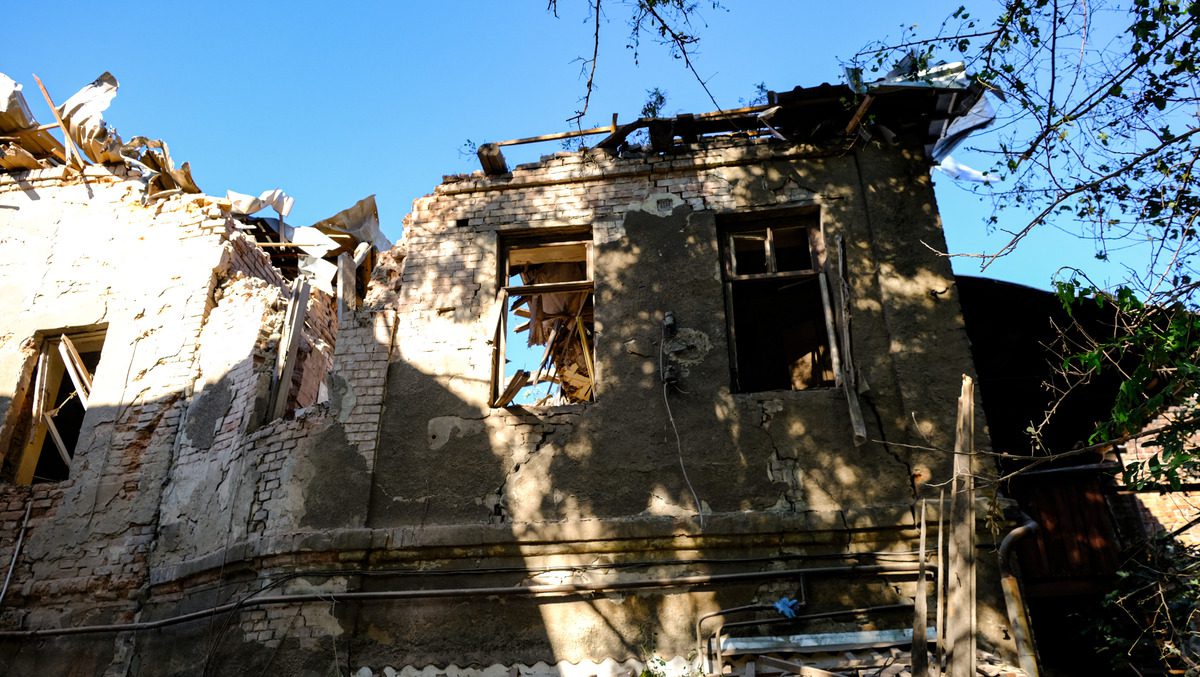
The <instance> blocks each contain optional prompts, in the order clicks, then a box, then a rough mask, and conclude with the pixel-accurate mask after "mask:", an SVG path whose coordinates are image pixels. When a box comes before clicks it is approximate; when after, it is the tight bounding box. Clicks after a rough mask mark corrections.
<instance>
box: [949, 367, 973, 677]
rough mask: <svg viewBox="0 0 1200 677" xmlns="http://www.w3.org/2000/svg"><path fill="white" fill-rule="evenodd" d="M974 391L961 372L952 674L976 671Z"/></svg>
mask: <svg viewBox="0 0 1200 677" xmlns="http://www.w3.org/2000/svg"><path fill="white" fill-rule="evenodd" d="M974 393H975V390H974V382H973V381H972V379H971V377H970V376H967V375H965V374H964V375H963V382H962V394H961V395H960V396H959V398H958V423H957V426H956V430H955V440H954V478H953V482H952V484H951V486H952V487H953V492H952V494H951V497H950V534H949V537H950V543H949V546H950V547H949V550H950V552H949V555H950V561H949V566H950V572H949V574H950V575H949V576H948V579H949V580H948V581H947V583H948V585H949V592H948V594H947V600H946V603H947V606H946V626H947V627H946V642H947V648H948V654H949V655H948V657H947V667H948V668H949V671H950V674H951V675H974V674H975V483H974V477H973V476H972V475H971V459H972V455H973V453H974V450H975V394H974Z"/></svg>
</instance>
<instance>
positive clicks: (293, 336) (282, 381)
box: [267, 278, 309, 421]
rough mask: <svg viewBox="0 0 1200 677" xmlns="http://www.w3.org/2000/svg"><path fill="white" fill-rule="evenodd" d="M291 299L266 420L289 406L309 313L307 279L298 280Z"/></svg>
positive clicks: (281, 337) (275, 417)
mask: <svg viewBox="0 0 1200 677" xmlns="http://www.w3.org/2000/svg"><path fill="white" fill-rule="evenodd" d="M293 284H294V285H295V286H294V287H292V296H291V298H290V299H289V300H288V307H287V314H286V315H285V317H284V320H283V332H282V333H281V334H280V337H279V358H278V359H277V360H276V362H275V373H274V375H273V376H274V383H272V384H271V385H272V387H271V406H270V407H269V408H268V409H267V420H268V421H273V420H275V419H277V418H279V417H281V416H283V411H284V409H286V408H287V398H288V391H289V390H291V384H292V372H293V371H294V370H295V369H296V352H297V351H298V350H299V348H300V335H301V334H303V333H304V316H305V315H306V314H307V313H308V295H309V287H308V280H306V279H304V278H299V279H297V280H296V281H295V282H294V283H293Z"/></svg>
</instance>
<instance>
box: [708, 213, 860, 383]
mask: <svg viewBox="0 0 1200 677" xmlns="http://www.w3.org/2000/svg"><path fill="white" fill-rule="evenodd" d="M797 231H799V232H801V233H803V234H804V235H805V238H804V239H805V245H806V246H804V247H798V242H799V240H798V239H797V237H796V235H797ZM718 240H719V249H720V256H721V277H722V283H723V287H724V292H725V320H726V335H727V336H728V338H729V341H728V343H729V365H730V382H731V385H732V389H733V391H734V392H736V393H754V392H770V391H778V390H790V391H796V390H812V389H828V388H835V387H838V386H840V385H841V384H842V372H841V360H840V355H839V344H838V337H837V333H836V332H837V318H836V313H835V311H834V308H833V305H832V303H831V295H830V292H829V282H828V275H827V273H826V267H827V259H826V251H825V245H824V235H823V229H822V226H821V218H820V212H819V211H815V210H805V211H801V212H797V213H792V214H787V215H781V214H772V215H763V214H753V213H752V214H740V215H733V216H729V217H726V218H723V219H721V220H720V221H719V223H718ZM756 243H761V246H762V250H761V253H759V252H757V251H756V249H757V245H756ZM785 292H786V293H787V296H789V297H791V298H792V300H793V302H802V303H803V304H804V305H803V306H802V308H807V310H808V313H807V314H806V315H803V316H799V317H797V315H796V314H795V313H794V312H788V311H794V310H795V309H794V308H784V307H779V308H778V310H780V311H782V312H779V313H776V316H778V317H781V318H783V320H785V321H788V322H790V324H788V325H787V326H785V327H777V328H776V329H774V330H769V329H766V328H765V327H766V325H765V324H762V322H764V320H763V319H762V318H759V317H756V315H757V314H756V313H754V312H751V311H749V310H748V308H749V307H751V306H752V305H754V304H755V303H757V304H759V305H761V304H763V303H764V302H763V301H762V300H760V299H758V298H756V297H757V296H760V295H765V294H772V295H776V296H780V297H783V296H784V295H785V294H784V293H785ZM747 299H749V301H747ZM739 328H740V330H741V334H742V336H741V344H740V345H739V336H738V334H739ZM797 334H800V335H803V336H804V338H806V339H807V342H806V343H803V344H800V345H798V344H797V341H796V340H795V338H796V336H797ZM776 353H777V354H776ZM752 363H753V364H752ZM768 363H769V364H768ZM764 365H767V366H768V367H769V369H768V368H764ZM806 369H807V371H806ZM768 372H769V373H768Z"/></svg>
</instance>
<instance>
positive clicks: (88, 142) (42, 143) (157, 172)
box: [0, 72, 392, 295]
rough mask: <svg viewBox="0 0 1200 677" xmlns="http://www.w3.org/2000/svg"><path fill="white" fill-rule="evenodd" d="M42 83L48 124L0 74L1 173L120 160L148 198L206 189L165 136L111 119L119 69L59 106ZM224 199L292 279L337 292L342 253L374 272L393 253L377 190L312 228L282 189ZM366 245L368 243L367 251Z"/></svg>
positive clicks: (234, 194) (117, 162) (241, 227)
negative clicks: (376, 259) (293, 221)
mask: <svg viewBox="0 0 1200 677" xmlns="http://www.w3.org/2000/svg"><path fill="white" fill-rule="evenodd" d="M34 78H35V79H36V78H37V76H34ZM38 85H39V88H41V90H42V92H43V94H44V95H45V98H46V102H47V104H48V105H49V106H50V107H51V112H52V113H53V115H54V117H55V121H54V122H52V123H49V124H39V123H38V121H37V119H36V118H35V117H34V116H33V113H32V112H31V111H30V109H29V104H28V102H27V101H26V100H25V95H24V94H23V93H22V85H21V84H20V83H18V82H16V81H15V80H13V79H12V78H10V77H8V76H7V75H5V74H3V73H0V171H23V170H32V169H48V168H52V167H62V166H65V167H69V168H72V169H76V170H81V169H82V168H83V167H84V165H85V164H88V163H94V164H101V165H110V166H111V165H117V166H124V167H127V168H129V169H131V170H133V171H134V172H135V174H136V175H139V176H140V177H141V179H142V181H143V182H144V184H145V194H144V197H143V202H144V203H149V202H152V201H154V200H159V199H164V198H168V197H171V196H173V195H178V194H198V193H201V192H202V191H201V190H200V187H199V186H197V185H196V182H195V180H194V179H193V178H192V172H191V167H190V166H189V165H188V163H186V162H184V163H183V164H182V165H179V166H176V165H175V162H174V160H172V159H171V151H170V149H169V148H168V147H167V144H166V142H164V141H162V140H160V139H150V138H147V137H144V136H135V137H133V138H132V139H130V140H129V142H127V143H126V142H123V141H122V139H121V136H120V134H118V133H117V130H116V129H115V128H113V127H111V126H110V125H109V124H108V123H107V122H106V121H105V120H104V115H103V114H104V111H106V110H107V109H108V107H109V105H110V104H111V103H112V100H113V98H114V97H115V96H116V95H117V89H118V87H119V83H118V82H117V79H116V78H115V77H113V75H112V73H109V72H104V73H102V74H101V75H100V77H98V78H96V79H95V80H94V81H92V82H91V83H90V84H88V85H87V86H85V87H83V88H82V89H80V90H79V91H78V92H75V93H74V94H72V95H71V96H70V97H69V98H67V100H66V101H64V102H63V103H62V105H58V106H55V105H54V101H53V99H51V97H50V93H49V92H48V91H46V89H45V87H44V86H42V83H41V81H40V80H39V81H38ZM55 128H58V129H59V130H60V131H61V132H62V133H63V134H64V136H63V140H62V141H60V140H59V139H57V138H56V137H55V136H53V135H52V134H51V133H50V130H52V129H55ZM64 143H65V145H64ZM218 201H219V202H223V203H224V205H225V206H226V207H227V208H228V209H229V213H230V214H231V215H233V216H236V217H238V219H237V223H236V227H237V228H238V229H239V230H241V231H243V232H245V233H246V234H247V235H249V236H250V237H251V238H253V239H254V241H255V242H256V243H257V244H258V245H259V246H260V247H262V248H263V249H264V250H265V251H266V252H267V253H268V255H269V256H270V257H271V262H272V263H273V264H274V265H275V266H276V267H277V268H279V269H280V271H281V272H283V274H284V276H285V277H288V278H289V279H292V278H295V277H297V276H299V275H301V274H303V275H304V276H305V277H308V278H310V279H311V284H312V286H313V287H314V288H316V289H320V290H322V291H324V292H326V293H328V294H331V295H332V294H334V288H333V279H334V276H335V275H336V273H337V265H336V264H335V263H334V261H336V260H337V258H338V256H339V255H341V254H351V256H352V258H351V260H352V261H353V262H354V263H355V264H356V265H357V264H363V263H365V264H366V270H368V271H369V270H370V267H371V263H372V262H371V254H372V253H373V251H386V250H387V249H390V248H391V246H392V243H391V242H389V241H388V239H387V238H386V237H385V236H384V235H383V233H382V231H381V230H380V227H379V210H378V208H377V207H376V205H375V196H374V195H371V196H368V197H366V198H363V199H362V200H359V201H358V202H357V203H355V204H354V206H352V207H350V208H349V209H345V210H342V211H340V212H338V213H337V214H334V215H333V216H331V217H329V218H326V219H323V220H321V221H318V222H317V223H315V224H313V225H312V226H308V227H305V228H294V227H292V226H289V225H287V224H286V223H285V222H284V219H285V218H286V217H287V216H288V214H289V213H290V212H291V210H292V206H293V205H294V204H295V200H294V199H293V198H292V197H291V196H290V195H288V194H287V193H285V192H283V191H282V190H280V189H278V188H275V189H272V190H268V191H264V192H263V193H261V194H259V195H258V196H257V197H255V196H253V195H245V194H242V193H237V192H234V191H228V192H227V193H226V198H225V200H223V201H221V200H218ZM268 207H270V208H271V209H272V210H274V212H275V214H276V215H277V216H276V217H275V218H270V217H258V216H254V215H255V214H256V213H258V212H260V211H262V210H264V209H266V208H268ZM363 244H366V245H367V247H366V249H365V250H364V249H363V248H362V247H361V245H363Z"/></svg>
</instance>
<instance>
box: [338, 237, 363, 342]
mask: <svg viewBox="0 0 1200 677" xmlns="http://www.w3.org/2000/svg"><path fill="white" fill-rule="evenodd" d="M356 270H357V267H356V266H355V265H354V257H352V256H351V255H350V254H340V255H338V258H337V297H338V313H337V315H338V324H339V325H340V324H342V323H343V322H345V321H346V320H347V319H349V315H350V313H351V312H353V311H355V310H358V285H356V284H355V282H356V279H355V278H357V277H358V276H357V275H355V274H354V273H355V271H356Z"/></svg>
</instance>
